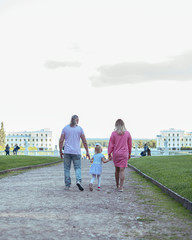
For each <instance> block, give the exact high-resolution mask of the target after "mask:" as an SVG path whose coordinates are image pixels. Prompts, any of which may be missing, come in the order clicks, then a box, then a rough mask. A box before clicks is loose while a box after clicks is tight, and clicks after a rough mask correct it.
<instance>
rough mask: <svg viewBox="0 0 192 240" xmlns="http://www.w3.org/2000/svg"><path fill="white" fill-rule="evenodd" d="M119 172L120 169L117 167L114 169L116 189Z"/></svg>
mask: <svg viewBox="0 0 192 240" xmlns="http://www.w3.org/2000/svg"><path fill="white" fill-rule="evenodd" d="M119 172H120V168H119V167H115V180H116V186H117V188H118V187H119Z"/></svg>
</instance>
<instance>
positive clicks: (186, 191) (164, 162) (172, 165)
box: [129, 155, 192, 201]
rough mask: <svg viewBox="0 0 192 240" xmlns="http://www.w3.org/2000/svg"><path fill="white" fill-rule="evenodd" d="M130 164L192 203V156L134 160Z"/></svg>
mask: <svg viewBox="0 0 192 240" xmlns="http://www.w3.org/2000/svg"><path fill="white" fill-rule="evenodd" d="M129 163H130V164H131V165H133V166H135V167H136V168H138V169H139V170H140V171H142V172H143V173H145V174H147V175H148V176H150V177H152V178H154V179H155V180H157V181H158V182H160V183H162V184H163V185H164V186H166V187H168V188H170V189H171V190H173V191H174V192H176V193H178V194H179V195H181V196H183V197H185V198H187V199H188V200H190V201H192V156H190V155H187V156H158V157H156V156H151V157H143V158H132V159H130V160H129Z"/></svg>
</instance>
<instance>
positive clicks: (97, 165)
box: [89, 143, 111, 191]
mask: <svg viewBox="0 0 192 240" xmlns="http://www.w3.org/2000/svg"><path fill="white" fill-rule="evenodd" d="M102 151H103V149H102V147H101V145H100V144H99V143H96V144H95V154H94V155H93V158H92V159H91V163H92V164H91V168H90V170H89V173H90V174H91V175H92V178H91V181H90V184H89V190H90V191H93V183H94V181H95V179H96V177H97V190H98V191H100V190H101V174H102V163H107V162H109V161H110V160H111V159H109V160H106V159H105V157H104V155H103V154H102Z"/></svg>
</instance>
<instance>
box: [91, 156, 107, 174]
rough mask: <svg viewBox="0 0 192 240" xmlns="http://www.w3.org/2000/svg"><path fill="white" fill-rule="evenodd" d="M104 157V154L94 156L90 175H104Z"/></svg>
mask: <svg viewBox="0 0 192 240" xmlns="http://www.w3.org/2000/svg"><path fill="white" fill-rule="evenodd" d="M103 157H104V155H103V154H102V153H97V154H94V156H93V163H92V164H91V167H90V170H89V173H90V174H95V175H101V173H102V160H101V159H102V158H103Z"/></svg>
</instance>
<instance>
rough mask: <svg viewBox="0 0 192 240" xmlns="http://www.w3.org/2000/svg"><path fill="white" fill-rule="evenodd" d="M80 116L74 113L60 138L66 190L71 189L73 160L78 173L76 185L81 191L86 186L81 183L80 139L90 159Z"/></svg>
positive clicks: (76, 173)
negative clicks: (79, 124) (80, 124)
mask: <svg viewBox="0 0 192 240" xmlns="http://www.w3.org/2000/svg"><path fill="white" fill-rule="evenodd" d="M78 123H79V117H78V116H77V115H73V116H72V117H71V122H70V124H69V125H67V126H65V127H64V128H63V130H62V132H61V137H60V140H59V149H60V157H61V159H63V155H64V176H65V190H69V189H70V186H71V177H70V169H71V162H73V166H74V170H75V175H76V185H77V186H78V188H79V190H80V191H83V190H84V188H83V186H82V184H81V180H82V179H81V148H80V139H81V140H82V142H83V145H84V147H85V150H86V157H88V158H89V159H90V155H89V150H88V145H87V140H86V138H85V134H84V131H83V129H82V128H81V127H80V126H78ZM63 144H64V154H63V151H62V150H63Z"/></svg>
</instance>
